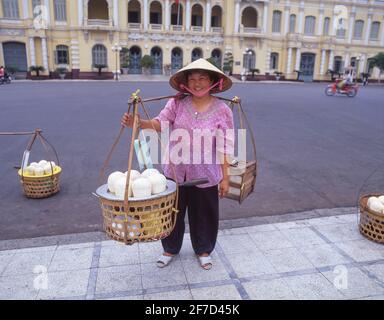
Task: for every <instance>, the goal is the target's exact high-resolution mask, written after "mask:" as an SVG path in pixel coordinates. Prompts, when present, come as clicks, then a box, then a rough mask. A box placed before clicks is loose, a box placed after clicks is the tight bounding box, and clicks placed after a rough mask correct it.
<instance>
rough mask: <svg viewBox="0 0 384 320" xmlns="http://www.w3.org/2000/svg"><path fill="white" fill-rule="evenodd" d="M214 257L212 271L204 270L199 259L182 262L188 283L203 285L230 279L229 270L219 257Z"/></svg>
mask: <svg viewBox="0 0 384 320" xmlns="http://www.w3.org/2000/svg"><path fill="white" fill-rule="evenodd" d="M211 256H212V269H211V270H204V269H203V268H202V267H201V266H200V263H199V261H198V260H197V259H193V260H191V259H190V260H182V265H183V269H184V272H185V276H186V277H187V281H188V283H201V282H209V281H217V280H226V279H230V277H229V274H228V272H227V270H226V269H225V267H224V265H223V263H222V262H221V261H220V259H219V257H218V256H217V255H211Z"/></svg>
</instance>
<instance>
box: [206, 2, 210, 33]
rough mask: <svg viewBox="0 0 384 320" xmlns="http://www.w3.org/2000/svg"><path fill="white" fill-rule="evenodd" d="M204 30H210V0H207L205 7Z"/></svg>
mask: <svg viewBox="0 0 384 320" xmlns="http://www.w3.org/2000/svg"><path fill="white" fill-rule="evenodd" d="M205 11H206V13H205V32H210V31H211V15H212V7H211V0H207V4H206V9H205Z"/></svg>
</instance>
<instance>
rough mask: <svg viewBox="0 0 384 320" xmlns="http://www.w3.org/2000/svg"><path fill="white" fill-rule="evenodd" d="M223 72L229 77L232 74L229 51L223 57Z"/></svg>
mask: <svg viewBox="0 0 384 320" xmlns="http://www.w3.org/2000/svg"><path fill="white" fill-rule="evenodd" d="M223 71H224V72H228V73H229V74H230V75H231V74H232V72H233V54H232V53H231V52H229V51H228V52H226V53H225V56H224V64H223Z"/></svg>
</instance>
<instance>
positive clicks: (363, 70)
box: [356, 54, 367, 77]
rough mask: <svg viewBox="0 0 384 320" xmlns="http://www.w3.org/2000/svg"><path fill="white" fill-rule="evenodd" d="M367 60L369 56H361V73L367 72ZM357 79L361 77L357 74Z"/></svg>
mask: <svg viewBox="0 0 384 320" xmlns="http://www.w3.org/2000/svg"><path fill="white" fill-rule="evenodd" d="M366 60H367V55H366V54H362V55H361V56H360V61H359V73H362V72H365V61H366ZM356 77H359V75H358V74H357V75H356Z"/></svg>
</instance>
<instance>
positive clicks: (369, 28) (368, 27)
mask: <svg viewBox="0 0 384 320" xmlns="http://www.w3.org/2000/svg"><path fill="white" fill-rule="evenodd" d="M372 15H373V13H372V12H369V13H368V22H367V28H366V30H365V41H364V43H365V44H366V45H367V44H368V41H369V35H370V32H371V26H372Z"/></svg>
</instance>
